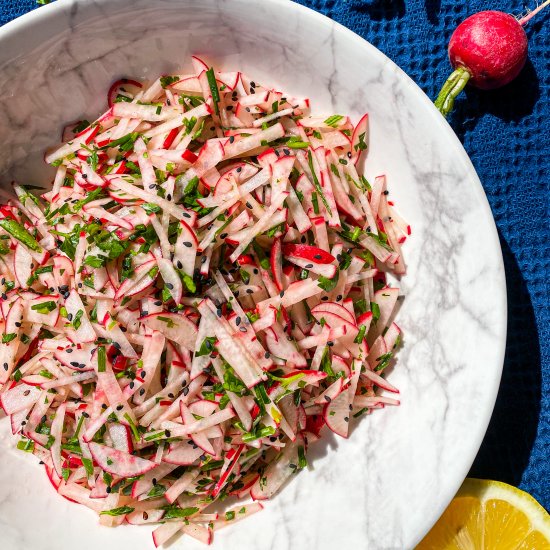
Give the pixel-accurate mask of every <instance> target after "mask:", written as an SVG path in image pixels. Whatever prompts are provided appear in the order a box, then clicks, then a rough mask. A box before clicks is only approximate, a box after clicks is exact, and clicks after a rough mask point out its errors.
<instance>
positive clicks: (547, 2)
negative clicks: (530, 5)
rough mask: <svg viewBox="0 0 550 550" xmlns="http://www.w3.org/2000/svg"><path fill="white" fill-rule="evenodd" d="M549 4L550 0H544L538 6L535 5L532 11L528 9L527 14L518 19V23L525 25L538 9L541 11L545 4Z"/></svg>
mask: <svg viewBox="0 0 550 550" xmlns="http://www.w3.org/2000/svg"><path fill="white" fill-rule="evenodd" d="M549 4H550V0H546V2H543V3H542V4H541V5H540V6H538V7H536V8H535V9H534V10H533V11H530V12H529V13H528V14H527V15H524V16H523V17H522V18H521V19H518V23H519V24H520V25H522V26H523V25H525V24H526V23H528V22H529V21H530V20H531V19H532V18H533V17H535V15H537V13H539V11H542V10H543V9H544V8H545V7H546V6H548V5H549Z"/></svg>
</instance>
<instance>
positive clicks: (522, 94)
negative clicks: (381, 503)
mask: <svg viewBox="0 0 550 550" xmlns="http://www.w3.org/2000/svg"><path fill="white" fill-rule="evenodd" d="M299 3H301V4H303V5H305V6H308V7H310V8H313V9H315V10H317V11H320V12H321V13H324V14H325V15H327V16H329V17H331V18H332V19H334V20H335V21H338V22H339V23H342V24H343V25H345V26H346V27H348V28H350V29H352V30H353V31H354V32H356V33H357V34H359V35H361V36H363V37H364V38H366V39H367V40H369V41H370V42H371V43H372V44H374V45H375V46H376V47H378V48H379V49H380V50H382V51H383V52H384V53H385V54H386V55H388V56H389V57H390V58H391V59H393V60H394V61H395V62H396V63H397V64H398V65H399V66H400V67H401V68H402V69H404V70H405V71H406V72H407V73H408V74H409V75H410V76H411V77H412V78H413V79H414V80H415V81H416V82H417V83H418V84H419V85H420V87H421V88H422V89H423V90H424V91H425V92H426V93H427V94H428V95H429V96H430V97H432V98H433V97H435V95H436V93H437V91H438V89H439V87H440V86H441V85H442V83H443V82H444V80H445V78H446V77H447V75H448V74H449V69H450V67H449V63H448V60H447V53H446V49H447V43H448V40H449V37H450V35H451V33H452V31H453V30H454V28H455V27H456V25H458V23H460V22H461V21H462V20H463V19H464V18H465V17H467V16H468V15H470V14H472V13H475V12H477V11H481V10H484V9H496V10H502V11H507V12H510V13H513V14H520V13H521V12H522V11H523V9H524V3H523V2H522V1H520V0H511V1H507V2H505V1H503V0H485V1H484V2H482V1H480V0H470V1H468V0H466V1H465V2H455V1H454V0H423V1H420V0H407V1H406V2H405V1H404V0H299ZM526 3H527V4H529V3H532V4H533V6H531V7H534V0H533V1H532V2H526ZM36 7H37V3H36V1H35V0H0V25H3V24H4V23H7V22H8V21H9V20H11V19H13V18H15V17H18V16H20V15H22V14H24V13H26V12H28V11H30V10H31V9H33V8H36ZM527 34H528V36H529V62H528V64H527V66H526V67H525V69H524V70H523V72H522V74H521V75H520V77H519V78H517V79H516V81H515V82H513V83H512V84H510V85H508V86H506V87H505V88H503V89H501V90H495V91H492V92H478V91H476V90H473V89H472V90H468V91H467V93H466V94H465V95H464V96H462V97H461V98H460V99H459V100H458V101H457V103H456V110H455V112H454V114H453V115H452V117H451V119H450V122H451V124H452V126H453V128H454V129H455V131H456V133H457V134H458V136H459V138H460V139H461V140H462V142H463V144H464V147H465V148H466V151H467V152H468V154H469V155H470V158H471V159H472V161H473V163H474V166H475V168H476V170H477V172H478V174H479V177H480V178H481V181H482V183H483V186H484V188H485V192H486V193H487V196H488V198H489V202H490V204H491V208H492V210H493V215H494V217H495V220H496V223H497V226H498V229H499V235H500V239H501V245H502V251H503V254H504V263H505V268H506V279H507V284H508V305H509V317H508V319H509V320H508V341H507V347H506V358H505V364H504V374H503V378H502V384H501V387H500V391H499V396H498V400H497V404H496V408H495V412H494V414H493V418H492V420H491V424H490V426H489V430H488V432H487V435H486V437H485V440H484V441H483V445H482V447H481V449H480V451H479V454H478V456H477V458H476V460H475V463H474V465H473V466H472V470H471V472H470V475H472V476H476V477H485V478H489V479H496V480H501V481H505V482H508V483H511V484H513V485H518V486H519V487H520V488H521V489H523V490H525V491H528V492H529V493H531V494H532V495H533V496H534V497H535V498H536V499H537V500H539V502H541V503H542V504H543V506H545V507H546V508H547V509H550V483H549V480H550V461H549V459H548V457H549V450H550V361H549V359H550V329H549V327H550V308H549V297H550V292H549V290H550V289H549V283H548V277H549V274H550V228H549V223H548V210H549V209H548V207H549V203H550V200H549V199H550V185H549V174H550V158H549V155H548V137H549V136H550V123H549V119H550V104H549V101H548V99H549V97H548V95H549V90H550V47H549V46H550V9H548V10H547V11H546V12H542V13H541V14H540V15H539V16H538V17H537V18H536V19H535V20H534V21H532V22H531V23H529V25H528V27H527ZM490 284H491V281H489V280H488V281H487V285H490ZM480 368H483V365H480ZM464 414H468V411H464Z"/></svg>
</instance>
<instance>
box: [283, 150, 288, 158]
mask: <svg viewBox="0 0 550 550" xmlns="http://www.w3.org/2000/svg"><path fill="white" fill-rule="evenodd" d="M283 153H284V154H285V155H286V156H287V157H288V155H290V151H289V150H288V149H283Z"/></svg>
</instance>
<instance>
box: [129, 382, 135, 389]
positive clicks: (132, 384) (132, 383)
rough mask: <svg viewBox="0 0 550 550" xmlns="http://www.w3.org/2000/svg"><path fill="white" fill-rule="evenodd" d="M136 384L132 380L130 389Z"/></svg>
mask: <svg viewBox="0 0 550 550" xmlns="http://www.w3.org/2000/svg"><path fill="white" fill-rule="evenodd" d="M135 385H136V383H135V382H134V381H133V380H132V381H131V382H130V389H131V390H133V389H134V386H135Z"/></svg>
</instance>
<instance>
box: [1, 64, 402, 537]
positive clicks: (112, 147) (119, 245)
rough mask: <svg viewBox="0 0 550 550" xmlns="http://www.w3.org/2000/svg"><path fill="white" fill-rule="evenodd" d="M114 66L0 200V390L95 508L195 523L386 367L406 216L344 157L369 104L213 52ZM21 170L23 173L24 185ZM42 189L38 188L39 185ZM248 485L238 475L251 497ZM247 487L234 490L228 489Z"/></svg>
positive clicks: (361, 398)
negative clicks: (258, 77)
mask: <svg viewBox="0 0 550 550" xmlns="http://www.w3.org/2000/svg"><path fill="white" fill-rule="evenodd" d="M192 62H193V65H192V66H193V70H192V71H191V72H189V73H186V74H179V75H168V76H163V77H161V78H159V79H157V80H155V81H154V82H152V83H148V84H146V83H143V82H139V81H135V80H128V79H123V80H119V81H117V82H115V83H114V84H113V86H112V87H111V89H110V90H109V94H108V100H109V109H108V110H107V111H106V112H105V113H104V114H103V115H102V116H100V117H99V118H98V119H97V120H96V121H94V122H92V123H90V122H88V121H82V122H79V123H77V124H72V125H70V126H69V127H67V128H66V129H65V130H64V135H63V144H62V145H60V146H58V147H56V148H55V149H52V150H50V151H49V152H48V153H47V154H46V155H45V160H46V162H47V163H48V164H50V165H53V166H55V167H56V174H55V179H54V181H53V185H52V188H51V190H50V191H48V192H45V193H42V194H37V193H36V188H32V187H31V186H24V185H16V184H14V190H15V194H16V198H13V199H11V200H9V201H8V202H7V203H6V204H4V205H2V206H0V270H1V274H0V275H1V281H0V282H1V285H0V291H1V293H2V294H1V303H0V307H1V313H2V315H1V317H0V322H1V323H2V327H1V329H2V330H1V333H2V341H1V343H0V355H1V357H0V388H1V390H0V404H1V405H2V408H3V409H4V411H5V413H6V414H7V415H9V417H10V420H11V427H12V432H13V434H17V435H18V436H19V438H20V439H19V440H18V443H17V447H18V448H19V449H21V450H22V451H27V452H29V453H33V454H34V455H36V457H37V458H38V459H39V460H40V461H41V462H42V463H43V465H44V468H45V470H46V473H47V475H48V477H49V479H50V480H51V483H52V485H53V486H54V487H55V489H56V490H57V491H58V492H59V494H60V495H62V496H64V497H65V498H67V499H69V500H71V501H74V502H77V503H79V504H83V505H84V506H87V507H88V508H90V509H92V510H94V511H95V512H96V513H97V514H98V515H99V521H100V523H101V524H103V525H108V526H116V525H119V524H121V523H123V522H128V523H131V524H157V525H156V526H155V529H154V531H153V540H154V543H155V545H156V546H159V545H162V544H163V543H165V542H167V541H168V540H170V539H171V538H172V537H173V536H175V535H176V534H177V533H185V534H186V535H189V536H191V537H194V538H196V539H198V540H200V541H203V542H205V543H209V542H211V540H212V535H213V531H215V530H217V529H220V528H223V527H225V526H227V525H230V524H232V523H235V522H236V521H238V520H240V519H243V518H245V517H247V516H249V515H250V514H253V513H255V512H257V511H259V510H261V509H262V504H261V501H262V500H264V499H268V498H269V497H271V496H272V495H273V494H275V493H276V492H277V491H278V490H279V488H280V487H281V486H282V485H283V484H284V483H285V482H286V481H287V480H288V479H289V478H291V477H292V476H294V475H295V474H296V473H297V472H298V471H300V470H301V469H303V468H305V467H306V466H307V459H306V451H307V447H308V445H310V444H311V443H313V442H314V441H316V440H317V439H319V438H320V437H321V436H322V431H321V430H322V429H323V427H324V426H325V424H326V428H324V430H332V431H334V432H335V433H336V434H338V435H340V436H343V437H347V436H348V433H349V429H350V423H351V422H352V421H353V420H354V419H356V418H359V417H361V416H362V415H364V414H369V413H371V412H372V411H373V410H374V409H380V408H384V407H385V406H386V405H398V404H399V402H398V401H397V400H396V399H395V397H392V396H391V395H393V394H397V393H398V390H397V389H396V388H395V387H394V386H393V385H392V384H390V383H389V382H388V381H387V380H386V378H385V371H386V369H387V368H388V367H389V366H391V365H392V363H393V358H394V353H395V350H396V348H397V347H398V345H399V341H400V332H401V331H400V329H399V327H398V326H397V325H396V324H395V322H394V321H393V319H394V316H395V306H396V304H397V301H398V294H399V290H398V288H396V287H395V286H389V285H388V284H387V282H386V274H387V273H391V274H393V275H397V276H399V275H402V274H404V273H405V264H404V261H403V257H402V254H401V245H402V243H403V242H404V241H405V239H406V237H407V236H408V235H409V234H410V227H409V226H408V224H407V223H406V222H405V221H404V220H403V219H402V218H401V216H400V215H399V214H398V212H397V211H396V210H395V207H394V204H393V203H392V201H391V200H389V198H388V191H387V189H386V181H385V177H384V176H380V177H376V178H375V179H374V180H373V181H372V184H371V183H369V182H368V181H367V179H366V178H365V177H364V175H362V173H361V171H360V169H359V160H360V157H361V154H362V153H364V152H365V151H366V150H367V148H368V117H367V115H365V116H364V117H362V118H361V119H360V120H359V121H358V122H357V124H356V125H354V124H353V123H352V121H351V120H350V119H349V118H348V117H347V116H345V115H341V114H327V115H324V116H314V115H312V114H310V104H309V100H308V99H303V98H296V97H292V96H290V95H288V94H285V93H284V92H280V91H277V90H274V89H272V88H270V87H267V86H264V85H262V84H260V83H259V82H255V81H253V80H251V79H250V78H249V77H247V76H245V75H244V74H242V73H240V72H220V71H217V70H215V69H214V68H212V67H210V66H209V65H207V64H206V63H205V62H204V61H202V60H200V59H199V58H197V57H193V59H192ZM33 191H34V192H33ZM42 191H44V190H42ZM250 497H251V498H250ZM242 499H247V500H248V503H246V500H245V501H243V500H242Z"/></svg>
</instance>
